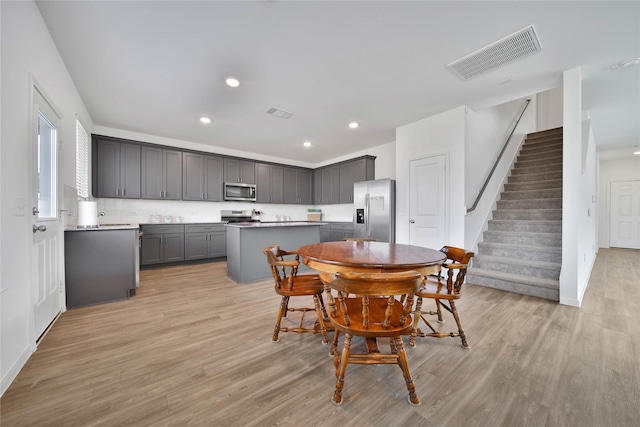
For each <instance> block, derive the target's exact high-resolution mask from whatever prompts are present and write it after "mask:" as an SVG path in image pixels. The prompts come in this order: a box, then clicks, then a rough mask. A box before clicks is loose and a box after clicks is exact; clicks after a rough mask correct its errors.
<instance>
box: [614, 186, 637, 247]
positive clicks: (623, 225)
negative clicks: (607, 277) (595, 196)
mask: <svg viewBox="0 0 640 427" xmlns="http://www.w3.org/2000/svg"><path fill="white" fill-rule="evenodd" d="M610 201H611V206H610V210H609V212H610V217H609V218H610V223H609V246H611V247H614V248H629V249H640V181H624V182H612V183H611V198H610Z"/></svg>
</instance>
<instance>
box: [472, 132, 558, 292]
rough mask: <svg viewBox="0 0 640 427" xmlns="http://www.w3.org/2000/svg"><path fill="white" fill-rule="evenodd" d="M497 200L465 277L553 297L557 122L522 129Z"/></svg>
mask: <svg viewBox="0 0 640 427" xmlns="http://www.w3.org/2000/svg"><path fill="white" fill-rule="evenodd" d="M497 204H498V207H497V209H496V210H495V211H494V212H493V219H492V220H490V221H489V229H488V230H487V231H485V232H484V235H483V236H484V241H483V242H481V243H480V244H479V245H478V253H477V255H476V256H475V258H474V259H473V262H472V265H473V267H472V268H470V269H469V270H468V273H467V283H473V284H476V285H482V286H487V287H490V288H496V289H502V290H505V291H511V292H516V293H520V294H525V295H531V296H536V297H540V298H546V299H550V300H554V301H558V300H559V280H558V279H559V277H560V266H561V261H562V128H557V129H550V130H546V131H542V132H536V133H531V134H528V135H527V138H526V140H525V142H524V144H523V145H522V148H521V150H520V153H519V155H518V158H517V160H516V162H515V164H514V166H513V169H512V170H511V176H509V178H508V183H507V184H505V188H504V191H503V192H502V194H501V198H500V200H499V201H498V202H497Z"/></svg>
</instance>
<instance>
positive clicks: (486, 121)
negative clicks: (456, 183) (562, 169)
mask: <svg viewBox="0 0 640 427" xmlns="http://www.w3.org/2000/svg"><path fill="white" fill-rule="evenodd" d="M526 99H527V98H521V99H518V100H515V101H511V102H508V103H505V104H501V105H498V106H496V107H492V108H487V109H484V110H479V111H472V110H469V112H468V114H467V124H466V126H467V130H466V151H465V158H466V163H465V164H466V165H467V168H466V171H465V174H466V175H465V181H466V185H465V201H466V207H467V209H468V208H471V207H472V206H473V203H474V201H475V199H476V197H477V195H478V193H479V192H480V189H481V188H482V185H483V184H484V182H485V180H486V179H487V176H488V175H489V172H490V171H491V168H492V167H493V164H494V163H495V160H496V159H497V157H498V155H499V154H500V151H501V150H502V147H503V145H504V143H505V141H506V139H507V138H508V137H509V133H510V132H511V129H512V128H513V125H514V124H515V123H516V121H517V120H518V117H519V116H520V113H521V112H522V109H523V108H524V105H525V102H526ZM535 126H536V97H531V102H530V104H529V106H528V107H527V109H526V111H525V113H524V114H523V116H522V119H521V120H520V122H519V123H518V126H517V128H516V129H515V131H514V133H513V136H512V137H511V139H510V142H509V145H508V146H507V148H506V150H505V152H504V153H503V155H502V159H501V160H500V163H499V164H498V166H497V167H496V169H495V171H494V173H493V176H492V177H491V180H490V181H489V183H488V185H487V187H486V189H485V192H484V194H483V195H482V198H481V199H480V201H479V202H478V205H477V206H476V208H475V210H473V211H472V212H469V213H468V214H467V216H466V219H465V243H464V247H465V248H467V249H469V250H472V251H477V245H478V242H479V241H481V237H482V232H483V231H484V230H485V229H486V228H487V221H488V220H489V219H491V217H492V214H493V210H494V209H495V208H496V200H497V198H498V196H499V195H500V192H501V191H502V189H503V187H504V183H505V182H506V179H507V177H508V175H509V172H510V170H511V167H512V165H513V162H514V161H515V158H516V156H517V154H518V152H519V150H520V146H521V145H522V142H523V140H524V138H525V137H526V134H527V133H530V132H534V131H535V130H536V128H535Z"/></svg>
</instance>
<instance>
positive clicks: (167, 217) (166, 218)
mask: <svg viewBox="0 0 640 427" xmlns="http://www.w3.org/2000/svg"><path fill="white" fill-rule="evenodd" d="M162 219H163V222H164V223H165V224H171V223H172V222H173V217H172V216H171V215H165V216H164V217H163V218H162Z"/></svg>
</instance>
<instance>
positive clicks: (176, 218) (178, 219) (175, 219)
mask: <svg viewBox="0 0 640 427" xmlns="http://www.w3.org/2000/svg"><path fill="white" fill-rule="evenodd" d="M173 222H174V224H182V217H181V216H174V217H173Z"/></svg>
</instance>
